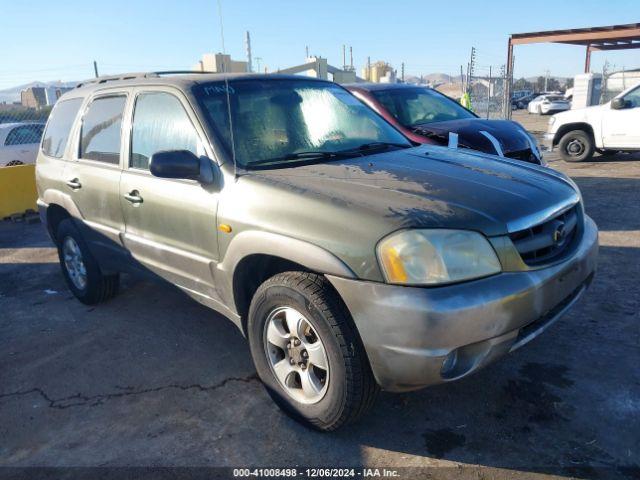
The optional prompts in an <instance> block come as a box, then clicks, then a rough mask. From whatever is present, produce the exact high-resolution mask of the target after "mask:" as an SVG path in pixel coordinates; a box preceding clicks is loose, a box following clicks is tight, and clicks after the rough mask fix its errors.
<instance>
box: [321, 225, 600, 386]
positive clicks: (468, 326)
mask: <svg viewBox="0 0 640 480" xmlns="http://www.w3.org/2000/svg"><path fill="white" fill-rule="evenodd" d="M597 254H598V230H597V228H596V225H595V223H594V222H593V220H591V219H590V218H589V217H586V216H585V228H584V232H583V236H582V239H581V241H580V244H579V245H578V246H577V248H576V250H575V251H574V253H573V255H572V256H571V257H570V258H568V259H567V260H565V261H563V262H562V263H560V264H557V265H553V266H550V267H547V268H543V269H539V270H529V271H523V272H509V273H501V274H499V275H495V276H493V277H488V278H485V279H481V280H475V281H471V282H466V283H462V284H458V285H452V286H444V287H437V288H418V287H403V286H397V285H388V284H383V283H376V282H365V281H359V280H353V279H345V278H340V277H334V276H330V275H327V278H328V279H329V281H330V282H331V283H332V284H333V286H334V287H335V288H336V290H337V291H338V293H339V294H340V295H341V297H342V299H343V300H344V301H345V303H346V305H347V307H348V308H349V311H350V312H351V315H352V317H353V320H354V322H355V324H356V327H357V329H358V331H359V333H360V337H361V338H362V341H363V344H364V347H365V350H366V352H367V356H368V357H369V362H370V364H371V368H372V370H373V374H374V375H375V377H376V380H377V381H378V383H379V384H380V386H381V387H382V388H383V389H385V390H389V391H408V390H415V389H418V388H422V387H425V386H428V385H433V384H437V383H442V382H447V381H451V380H456V379H459V378H462V377H465V376H467V375H469V374H470V373H472V372H474V371H476V370H478V369H479V368H481V367H483V366H485V365H487V364H488V363H490V362H492V361H493V360H495V359H497V358H499V357H501V356H502V355H505V354H506V353H508V352H510V351H513V350H515V349H516V348H519V347H521V346H522V345H524V344H525V343H527V342H529V341H530V340H532V339H533V338H535V337H536V336H537V335H539V334H540V333H541V332H542V331H543V330H545V329H546V328H547V327H549V325H551V324H552V323H553V322H555V321H557V320H558V319H559V318H560V317H561V316H562V314H563V313H565V312H566V311H567V310H568V309H569V308H570V307H571V306H572V305H573V304H574V303H575V302H576V301H577V300H578V298H579V297H580V296H581V295H582V293H583V292H584V291H585V290H586V288H587V286H588V285H589V283H590V282H591V279H592V278H593V274H594V272H595V269H596V261H597Z"/></svg>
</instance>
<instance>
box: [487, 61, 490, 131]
mask: <svg viewBox="0 0 640 480" xmlns="http://www.w3.org/2000/svg"><path fill="white" fill-rule="evenodd" d="M489 103H491V65H489V88H487V120H489Z"/></svg>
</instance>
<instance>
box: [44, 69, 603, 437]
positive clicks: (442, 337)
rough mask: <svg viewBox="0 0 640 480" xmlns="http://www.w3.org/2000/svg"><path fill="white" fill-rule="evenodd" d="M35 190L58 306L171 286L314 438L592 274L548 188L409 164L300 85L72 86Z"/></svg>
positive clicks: (537, 319)
mask: <svg viewBox="0 0 640 480" xmlns="http://www.w3.org/2000/svg"><path fill="white" fill-rule="evenodd" d="M123 132H124V134H123ZM36 179H37V187H38V195H39V198H38V207H39V210H40V213H41V216H42V221H43V223H44V225H46V226H47V228H48V231H49V234H50V235H51V238H52V239H53V241H54V243H55V244H56V246H57V248H58V255H59V258H60V265H61V268H62V273H63V275H64V278H65V280H66V283H67V285H68V287H69V289H70V290H71V292H72V293H73V294H74V295H75V296H76V298H78V299H79V300H80V301H81V302H83V303H85V304H96V303H99V302H102V301H105V300H108V299H110V298H111V297H113V296H114V295H116V293H117V291H118V286H119V275H120V273H121V272H140V273H145V274H149V275H151V276H152V277H154V278H158V277H159V278H163V279H165V280H168V281H169V282H170V283H172V284H174V285H176V286H177V287H179V288H180V289H182V290H183V291H184V292H186V293H187V294H188V295H190V296H191V297H193V298H194V299H196V300H197V301H199V302H201V303H203V304H205V305H207V306H209V307H211V308H212V309H214V310H216V311H218V312H220V313H222V314H223V315H225V316H227V317H228V318H229V319H230V320H231V321H232V322H233V323H235V324H236V325H237V326H238V328H239V329H240V330H241V331H242V333H243V334H244V335H246V336H247V338H248V341H249V346H250V351H251V355H252V357H253V361H254V363H255V367H256V370H257V373H258V376H259V377H260V379H261V380H262V382H264V385H265V386H266V389H267V392H268V393H269V394H270V395H271V396H272V397H273V399H274V400H275V401H276V402H277V404H278V405H279V406H280V407H281V408H283V409H284V410H285V411H286V412H288V413H289V414H291V415H292V416H293V417H294V418H296V419H298V420H300V421H302V422H303V423H305V424H307V425H309V426H312V427H314V428H317V429H321V430H333V429H336V428H338V427H339V426H340V425H343V424H345V423H346V422H348V421H351V420H354V419H355V418H357V417H359V416H360V415H362V414H363V413H364V412H365V411H366V410H367V409H368V408H369V407H370V406H371V405H372V403H373V401H374V399H375V396H376V393H377V391H378V390H379V388H380V387H382V388H383V389H385V390H389V391H408V390H414V389H417V388H422V387H425V386H427V385H433V384H436V383H441V382H448V381H452V380H456V379H459V378H463V377H466V376H467V375H469V374H471V373H472V372H474V371H476V370H478V369H479V368H481V367H483V366H485V365H487V364H488V363H490V362H492V361H493V360H495V359H496V358H498V357H500V356H503V355H505V354H506V353H508V352H510V351H513V350H515V349H517V348H519V347H521V346H522V345H524V344H526V343H527V342H529V341H530V340H531V339H533V338H534V337H536V336H537V335H539V334H540V333H541V332H542V331H543V330H545V329H546V328H548V327H549V326H550V325H551V324H552V323H553V322H555V321H557V320H558V318H559V317H560V316H561V315H562V314H563V313H564V312H565V311H567V310H568V309H569V308H570V307H571V306H572V305H573V304H574V303H575V302H576V301H577V299H578V298H579V297H580V296H581V295H582V293H583V292H584V291H585V289H586V288H587V286H588V285H589V282H590V281H591V279H592V277H593V274H594V270H595V266H596V256H597V250H598V243H597V229H596V226H595V224H594V222H593V221H592V220H591V219H590V218H589V217H588V216H587V215H586V214H585V212H584V209H583V205H582V202H581V199H580V198H581V197H580V193H579V191H578V188H577V187H576V185H575V184H574V183H573V182H572V181H571V180H569V179H568V178H567V177H566V176H565V175H563V174H562V173H559V172H555V171H552V170H550V169H547V168H543V167H540V166H537V165H531V164H525V163H522V162H513V161H509V160H505V159H497V158H496V157H495V156H490V155H486V154H483V153H480V152H473V151H470V150H465V149H453V148H446V147H440V146H433V145H423V146H420V147H413V146H412V145H411V144H410V143H409V142H408V140H407V139H406V138H405V137H403V136H402V135H401V134H400V133H399V132H398V131H397V130H396V129H394V128H393V127H392V126H391V125H390V124H389V123H387V122H386V121H385V120H384V119H383V118H382V117H380V116H379V115H377V114H376V113H375V112H373V110H371V109H369V108H368V107H366V106H365V105H364V104H363V103H362V102H360V101H359V100H357V99H356V98H355V97H354V96H352V95H351V94H350V93H349V92H348V91H347V90H345V89H344V88H342V87H341V86H339V85H336V84H334V83H331V82H327V81H323V80H318V79H311V78H303V77H296V76H279V75H247V74H244V75H238V74H236V75H233V74H229V75H226V76H225V75H215V74H200V75H182V76H179V75H173V76H164V75H160V74H144V75H142V74H137V75H136V74H131V75H128V76H126V77H125V78H124V79H120V77H115V78H114V77H107V78H100V79H97V80H96V81H91V82H88V83H86V84H82V85H81V86H80V87H78V88H76V89H74V90H73V91H71V92H68V93H66V94H64V96H62V97H61V98H60V99H59V101H58V102H57V103H56V105H55V107H54V109H53V112H52V113H51V116H50V119H49V121H48V124H47V127H46V130H45V134H44V139H43V142H42V149H41V151H40V152H39V154H38V161H37V167H36ZM151 338H152V337H151ZM150 341H152V340H150ZM185 354H188V351H185ZM211 368H215V365H212V366H211ZM488 387H489V386H488Z"/></svg>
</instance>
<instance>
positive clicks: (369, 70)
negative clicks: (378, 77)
mask: <svg viewBox="0 0 640 480" xmlns="http://www.w3.org/2000/svg"><path fill="white" fill-rule="evenodd" d="M366 80H367V82H370V81H371V57H367V77H366Z"/></svg>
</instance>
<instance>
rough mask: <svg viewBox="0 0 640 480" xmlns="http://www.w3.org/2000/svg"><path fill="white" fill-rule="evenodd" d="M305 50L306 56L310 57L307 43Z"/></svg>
mask: <svg viewBox="0 0 640 480" xmlns="http://www.w3.org/2000/svg"><path fill="white" fill-rule="evenodd" d="M304 52H305V54H306V55H307V56H306V57H305V58H309V45H305V47H304Z"/></svg>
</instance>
